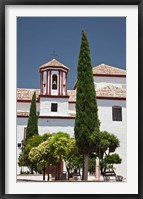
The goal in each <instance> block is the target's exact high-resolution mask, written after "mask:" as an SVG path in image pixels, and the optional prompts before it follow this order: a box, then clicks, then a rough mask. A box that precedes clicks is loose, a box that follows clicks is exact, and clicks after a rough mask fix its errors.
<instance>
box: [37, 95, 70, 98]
mask: <svg viewBox="0 0 143 199" xmlns="http://www.w3.org/2000/svg"><path fill="white" fill-rule="evenodd" d="M39 97H47V98H69V96H68V95H65V96H64V95H62V96H61V95H39Z"/></svg>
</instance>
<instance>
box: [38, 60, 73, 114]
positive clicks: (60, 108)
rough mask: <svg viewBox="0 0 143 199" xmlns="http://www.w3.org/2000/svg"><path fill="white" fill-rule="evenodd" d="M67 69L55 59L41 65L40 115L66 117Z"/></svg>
mask: <svg viewBox="0 0 143 199" xmlns="http://www.w3.org/2000/svg"><path fill="white" fill-rule="evenodd" d="M68 71H69V68H68V67H67V66H65V65H63V64H62V63H60V62H59V61H57V60H56V59H52V60H51V61H49V62H48V63H45V64H43V65H42V66H40V68H39V72H40V96H39V101H40V115H41V116H55V115H56V116H65V115H66V116H67V115H68V98H69V96H68V95H67V76H68Z"/></svg>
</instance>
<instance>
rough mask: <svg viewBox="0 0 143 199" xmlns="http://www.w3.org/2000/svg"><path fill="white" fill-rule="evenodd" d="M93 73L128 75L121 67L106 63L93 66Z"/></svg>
mask: <svg viewBox="0 0 143 199" xmlns="http://www.w3.org/2000/svg"><path fill="white" fill-rule="evenodd" d="M92 70H93V74H94V75H97V74H100V75H126V71H125V70H123V69H120V68H116V67H113V66H109V65H106V64H100V65H98V66H95V67H93V69H92Z"/></svg>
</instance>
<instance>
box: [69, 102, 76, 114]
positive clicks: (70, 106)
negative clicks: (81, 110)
mask: <svg viewBox="0 0 143 199" xmlns="http://www.w3.org/2000/svg"><path fill="white" fill-rule="evenodd" d="M75 104H76V103H69V113H75Z"/></svg>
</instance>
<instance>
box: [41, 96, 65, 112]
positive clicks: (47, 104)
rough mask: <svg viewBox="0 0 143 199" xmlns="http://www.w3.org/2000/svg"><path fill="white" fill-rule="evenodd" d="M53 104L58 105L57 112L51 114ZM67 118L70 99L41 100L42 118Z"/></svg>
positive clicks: (43, 98)
mask: <svg viewBox="0 0 143 199" xmlns="http://www.w3.org/2000/svg"><path fill="white" fill-rule="evenodd" d="M51 103H57V104H58V110H57V112H51ZM46 115H48V116H49V115H51V116H54V115H55V116H58V115H59V116H67V115H68V98H46V97H41V98H40V116H46Z"/></svg>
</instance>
